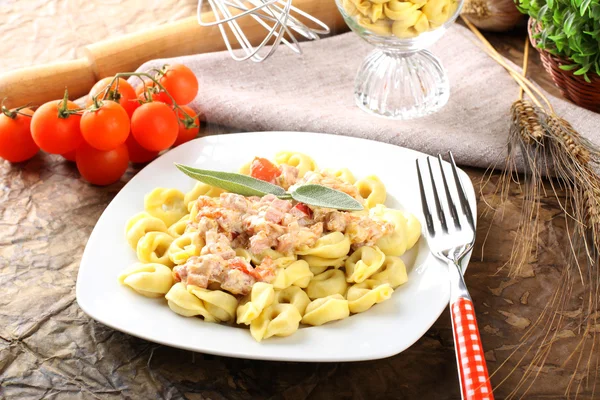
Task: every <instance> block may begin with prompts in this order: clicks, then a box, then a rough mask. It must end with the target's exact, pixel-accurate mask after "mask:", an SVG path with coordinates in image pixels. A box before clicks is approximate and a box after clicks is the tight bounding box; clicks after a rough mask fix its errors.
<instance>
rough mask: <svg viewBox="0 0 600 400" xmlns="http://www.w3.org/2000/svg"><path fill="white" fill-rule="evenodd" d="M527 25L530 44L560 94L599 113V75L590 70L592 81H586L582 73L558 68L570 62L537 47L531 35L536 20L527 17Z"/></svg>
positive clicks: (589, 76) (534, 28) (534, 29)
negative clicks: (575, 73)
mask: <svg viewBox="0 0 600 400" xmlns="http://www.w3.org/2000/svg"><path fill="white" fill-rule="evenodd" d="M527 27H528V31H529V40H530V41H531V44H532V45H533V47H534V48H536V49H537V50H538V52H539V53H540V58H541V59H542V64H543V65H544V69H545V70H546V72H548V74H550V76H551V77H552V80H553V81H554V84H555V85H556V86H557V87H558V89H559V90H560V92H561V93H562V95H563V96H564V97H565V98H567V99H569V100H571V101H572V102H573V103H575V104H577V105H578V106H581V107H584V108H587V109H588V110H591V111H594V112H597V113H600V77H599V76H598V75H597V74H596V73H595V72H591V73H589V74H588V78H590V80H591V81H592V82H591V83H588V82H586V81H585V79H584V78H583V76H582V75H574V74H573V71H564V70H562V69H560V68H559V67H560V66H561V65H570V64H572V62H571V61H569V60H566V59H564V58H560V57H557V56H555V55H552V54H550V53H548V52H547V51H545V50H543V49H540V48H538V47H537V41H536V39H535V38H534V37H533V35H534V34H535V33H537V22H536V21H535V20H534V19H533V18H529V23H528V24H527Z"/></svg>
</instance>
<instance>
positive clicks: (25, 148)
mask: <svg viewBox="0 0 600 400" xmlns="http://www.w3.org/2000/svg"><path fill="white" fill-rule="evenodd" d="M19 112H20V113H23V114H27V115H29V117H26V116H25V115H21V114H17V113H15V114H13V113H14V111H10V112H8V114H13V115H11V116H10V117H9V116H8V115H6V113H3V112H0V157H2V158H4V159H5V160H8V161H10V162H14V163H16V162H21V161H25V160H29V159H30V158H31V157H33V156H35V155H36V154H37V152H38V151H39V150H40V148H39V147H38V146H37V145H36V144H35V142H34V141H33V138H32V137H31V130H30V127H31V115H33V111H31V110H30V109H29V108H22V109H21V110H19Z"/></svg>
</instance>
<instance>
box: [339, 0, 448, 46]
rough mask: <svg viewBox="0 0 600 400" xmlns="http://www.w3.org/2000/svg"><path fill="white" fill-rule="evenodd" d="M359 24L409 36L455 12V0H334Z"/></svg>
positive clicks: (429, 28)
mask: <svg viewBox="0 0 600 400" xmlns="http://www.w3.org/2000/svg"><path fill="white" fill-rule="evenodd" d="M338 1H339V2H340V4H341V5H342V7H343V9H344V11H345V12H346V14H347V15H348V16H350V17H353V18H355V20H356V21H357V22H358V24H359V25H361V26H362V27H364V28H365V29H368V30H369V31H371V32H373V33H375V34H377V35H381V36H392V35H393V36H396V37H398V38H411V37H415V36H417V35H419V34H421V33H423V32H427V31H430V30H433V29H435V28H437V27H439V26H441V25H443V24H444V23H445V22H446V21H448V20H449V19H450V17H452V16H453V15H454V13H455V12H456V9H457V7H458V0H409V1H400V0H370V1H369V0H338Z"/></svg>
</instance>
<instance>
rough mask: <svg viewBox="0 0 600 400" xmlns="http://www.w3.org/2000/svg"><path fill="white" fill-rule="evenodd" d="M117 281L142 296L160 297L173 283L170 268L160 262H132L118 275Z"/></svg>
mask: <svg viewBox="0 0 600 400" xmlns="http://www.w3.org/2000/svg"><path fill="white" fill-rule="evenodd" d="M119 282H120V283H121V284H123V285H126V286H129V287H130V288H132V289H133V290H135V291H136V292H138V293H139V294H141V295H142V296H146V297H162V296H164V295H165V294H166V293H167V292H168V291H169V289H171V286H172V285H173V276H172V274H171V269H170V268H168V267H166V266H164V265H162V264H141V263H137V264H133V265H132V266H131V267H129V268H127V269H126V270H125V271H123V272H122V273H121V275H119Z"/></svg>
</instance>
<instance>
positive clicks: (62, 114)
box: [58, 88, 70, 119]
mask: <svg viewBox="0 0 600 400" xmlns="http://www.w3.org/2000/svg"><path fill="white" fill-rule="evenodd" d="M68 104H69V90H68V89H66V88H65V94H64V95H63V98H62V100H61V104H60V106H59V107H58V118H63V119H64V118H69V115H70V114H69V107H68Z"/></svg>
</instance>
